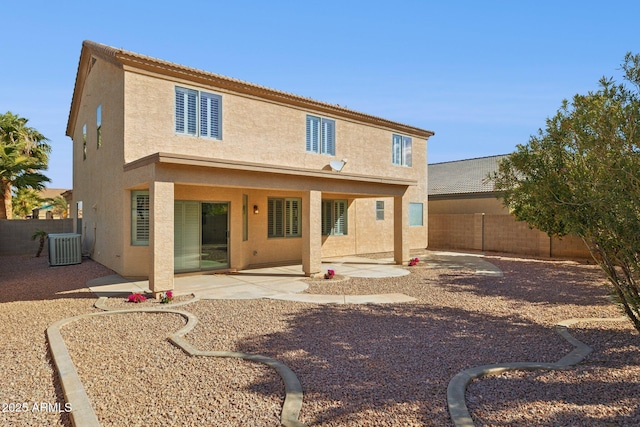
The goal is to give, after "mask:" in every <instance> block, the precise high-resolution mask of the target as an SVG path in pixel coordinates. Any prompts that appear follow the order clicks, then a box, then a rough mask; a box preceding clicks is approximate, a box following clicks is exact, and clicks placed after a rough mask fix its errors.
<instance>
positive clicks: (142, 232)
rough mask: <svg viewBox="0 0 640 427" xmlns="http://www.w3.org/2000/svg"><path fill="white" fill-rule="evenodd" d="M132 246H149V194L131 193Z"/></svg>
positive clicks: (146, 192)
mask: <svg viewBox="0 0 640 427" xmlns="http://www.w3.org/2000/svg"><path fill="white" fill-rule="evenodd" d="M131 244H132V245H134V246H147V245H148V244H149V192H148V191H132V192H131Z"/></svg>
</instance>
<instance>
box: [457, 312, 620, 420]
mask: <svg viewBox="0 0 640 427" xmlns="http://www.w3.org/2000/svg"><path fill="white" fill-rule="evenodd" d="M626 319H627V318H626V317H616V318H580V319H568V320H563V321H562V322H559V323H558V324H557V325H556V326H555V330H556V332H557V333H558V334H560V336H562V337H563V338H564V339H565V340H567V341H568V342H569V343H571V344H572V345H573V346H574V347H575V348H574V349H573V350H572V351H571V352H570V353H569V354H567V355H566V356H564V357H563V358H562V359H560V360H558V361H557V362H554V363H542V362H540V363H536V362H511V363H498V364H493V365H484V366H477V367H474V368H469V369H465V370H464V371H462V372H459V373H458V374H456V375H455V376H454V377H453V378H452V379H451V381H449V386H448V387H447V405H448V407H449V416H450V417H451V421H453V424H454V425H455V426H456V427H474V426H475V424H474V422H473V419H472V418H471V414H469V410H468V408H467V404H466V401H465V393H466V390H467V386H468V385H469V383H471V381H473V380H474V379H476V378H481V377H485V376H489V375H499V374H501V373H503V372H507V371H516V370H522V371H534V370H537V369H542V370H566V369H569V368H570V367H572V366H574V365H576V364H578V363H580V362H582V361H583V360H584V359H585V357H587V356H588V355H589V353H591V351H592V350H593V349H592V348H591V347H589V346H588V345H586V344H585V343H583V342H582V341H579V340H578V339H576V338H575V337H573V336H572V335H571V334H570V333H569V330H568V326H572V325H575V324H576V323H581V322H620V321H624V320H626Z"/></svg>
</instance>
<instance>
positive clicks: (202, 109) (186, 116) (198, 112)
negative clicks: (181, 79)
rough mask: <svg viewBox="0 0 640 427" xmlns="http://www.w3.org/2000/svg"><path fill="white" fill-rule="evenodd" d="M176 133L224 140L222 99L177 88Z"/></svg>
mask: <svg viewBox="0 0 640 427" xmlns="http://www.w3.org/2000/svg"><path fill="white" fill-rule="evenodd" d="M175 89H176V97H175V100H176V105H175V116H176V117H175V131H176V133H179V134H183V135H192V136H201V137H207V138H215V139H221V138H222V97H221V96H220V95H215V94H213V93H207V92H199V91H197V90H193V89H186V88H182V87H176V88H175Z"/></svg>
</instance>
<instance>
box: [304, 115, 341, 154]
mask: <svg viewBox="0 0 640 427" xmlns="http://www.w3.org/2000/svg"><path fill="white" fill-rule="evenodd" d="M306 148H307V151H308V152H310V153H319V154H328V155H331V156H335V154H336V122H335V120H331V119H325V118H323V117H316V116H309V115H308V116H307V144H306Z"/></svg>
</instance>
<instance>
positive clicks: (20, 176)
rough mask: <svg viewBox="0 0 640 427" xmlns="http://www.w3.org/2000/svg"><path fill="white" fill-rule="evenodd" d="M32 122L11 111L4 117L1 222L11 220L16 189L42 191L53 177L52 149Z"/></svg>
mask: <svg viewBox="0 0 640 427" xmlns="http://www.w3.org/2000/svg"><path fill="white" fill-rule="evenodd" d="M27 122H28V120H27V119H25V118H22V117H19V116H17V115H14V114H13V113H11V112H7V113H5V114H3V115H0V219H11V218H12V217H13V215H12V214H13V209H12V198H11V196H12V190H13V189H14V188H16V189H20V188H32V189H34V190H41V189H42V188H44V183H45V182H49V181H50V180H49V178H47V177H46V176H45V175H43V174H42V173H41V171H43V170H46V169H47V164H48V161H49V154H50V153H51V146H49V144H47V143H46V141H48V140H47V138H45V137H44V135H42V134H41V133H40V132H38V131H37V130H36V129H34V128H31V127H28V126H27Z"/></svg>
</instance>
